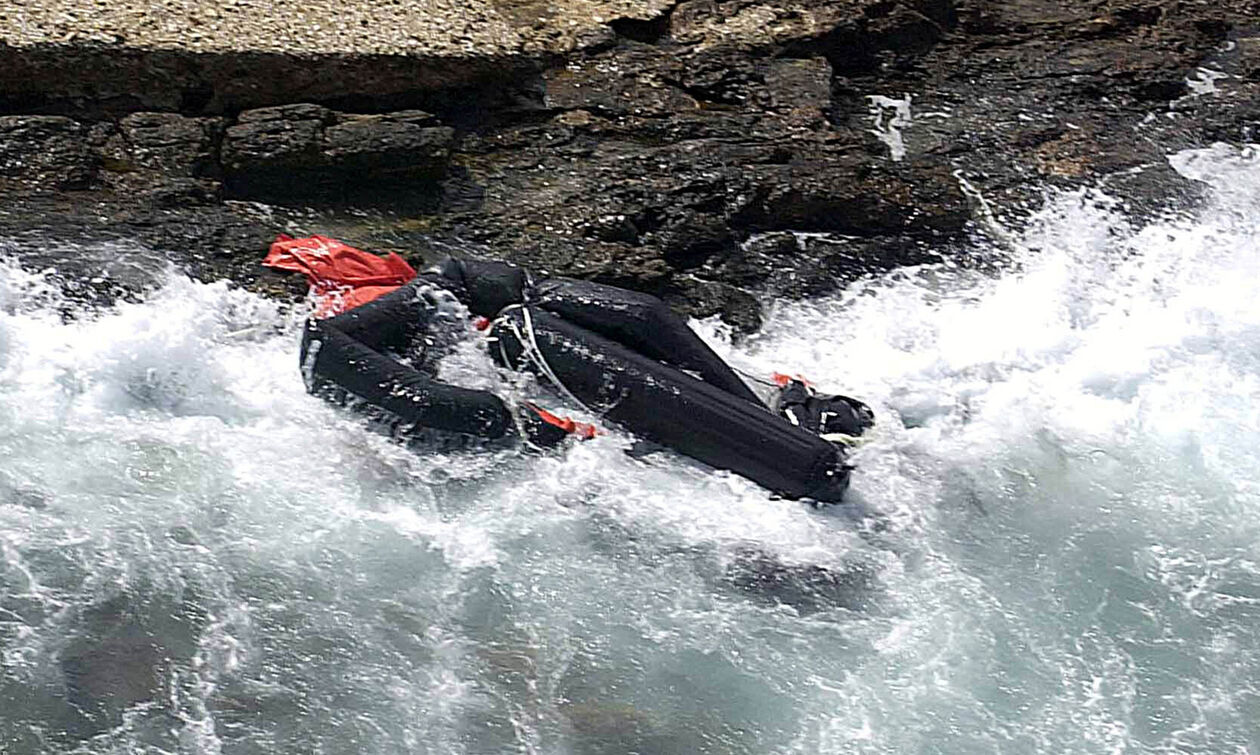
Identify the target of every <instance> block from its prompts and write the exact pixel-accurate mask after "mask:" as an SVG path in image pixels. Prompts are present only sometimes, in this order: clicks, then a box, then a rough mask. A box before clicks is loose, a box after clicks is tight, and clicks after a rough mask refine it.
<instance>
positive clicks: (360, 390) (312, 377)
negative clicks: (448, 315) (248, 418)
mask: <svg viewBox="0 0 1260 755" xmlns="http://www.w3.org/2000/svg"><path fill="white" fill-rule="evenodd" d="M424 285H432V284H431V282H430V281H427V280H424V279H419V278H418V279H416V280H415V281H413V282H411V283H408V284H407V285H405V286H403V287H402V288H400V289H398V290H397V291H392V292H390V293H388V294H386V295H384V296H382V297H381V298H379V299H376V300H374V301H371V302H368V303H367V304H364V305H363V306H361V307H358V308H356V309H352V310H350V311H349V312H346V313H344V314H340V315H337V316H336V317H331V318H329V319H326V320H310V321H308V322H307V326H306V332H305V333H304V334H303V337H302V351H301V362H300V364H301V365H302V373H303V376H304V377H305V378H306V381H307V389H308V390H310V391H311V392H313V393H323V392H326V390H327V389H330V388H332V389H341V390H343V391H346V392H347V393H349V394H351V395H352V396H354V397H357V398H359V399H362V400H363V401H366V402H367V403H368V404H371V405H372V406H375V407H378V408H379V409H382V410H384V411H386V412H388V413H389V414H391V415H393V416H394V418H396V420H397V421H398V422H399V423H400V424H401V425H402V426H404V428H405V427H406V426H411V427H413V428H415V429H423V428H434V429H438V430H445V431H449V432H456V433H465V434H468V435H473V436H477V437H480V438H487V439H494V438H500V437H503V436H504V435H506V434H508V433H509V432H511V431H513V429H514V425H513V423H512V415H511V413H510V411H509V410H508V408H507V406H506V405H505V404H504V403H503V401H502V400H501V399H500V398H499V397H498V396H496V395H494V394H493V393H490V392H489V391H479V390H472V389H469V388H460V387H458V386H454V385H448V384H446V383H442V382H439V381H437V380H434V379H433V378H431V377H429V376H428V375H426V374H424V373H422V372H418V371H417V370H414V369H412V368H411V367H408V366H407V365H405V364H402V363H401V362H399V361H397V360H395V359H393V358H391V357H390V356H388V355H387V354H386V353H384V352H388V351H402V350H403V349H405V348H406V347H407V345H408V344H409V342H410V341H411V339H412V338H414V337H415V336H417V335H418V334H420V333H421V332H422V331H423V330H424V329H425V326H426V324H427V317H428V314H427V310H426V307H425V305H424V303H423V302H422V301H421V300H420V299H419V298H418V297H417V288H418V287H420V286H424Z"/></svg>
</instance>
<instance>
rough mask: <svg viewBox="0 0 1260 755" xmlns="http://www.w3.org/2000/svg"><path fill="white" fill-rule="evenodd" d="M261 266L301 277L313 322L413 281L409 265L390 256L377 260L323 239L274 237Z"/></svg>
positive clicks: (371, 255)
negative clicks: (310, 298)
mask: <svg viewBox="0 0 1260 755" xmlns="http://www.w3.org/2000/svg"><path fill="white" fill-rule="evenodd" d="M263 264H264V265H266V266H267V267H271V268H275V269H277V270H288V271H290V272H295V273H302V274H304V275H305V276H306V279H307V281H308V282H309V283H310V284H311V294H312V296H313V297H314V298H315V301H316V306H315V317H317V318H324V317H331V316H333V315H336V314H340V313H342V312H345V311H346V310H350V309H354V308H355V307H357V306H359V305H361V304H366V303H367V302H370V301H372V300H373V299H375V298H377V297H378V296H382V295H384V294H387V293H389V292H390V291H393V290H394V289H396V288H398V287H399V286H401V285H403V284H404V283H406V282H407V281H409V280H411V279H412V278H414V277H416V271H415V270H413V269H412V267H411V265H408V264H407V261H406V260H404V259H403V258H402V257H399V256H398V255H397V254H395V253H393V252H390V253H389V255H388V256H387V257H380V256H377V255H375V254H371V253H369V252H365V251H362V250H360V249H355V248H354V247H352V246H347V245H346V244H343V243H341V242H340V241H337V240H336V239H330V238H328V237H326V236H309V237H307V238H302V239H295V238H292V237H289V236H284V235H281V236H278V237H277V238H276V241H275V243H273V244H272V245H271V249H270V251H268V252H267V256H266V258H265V259H263Z"/></svg>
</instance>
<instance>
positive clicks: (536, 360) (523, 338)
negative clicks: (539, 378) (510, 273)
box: [499, 304, 599, 415]
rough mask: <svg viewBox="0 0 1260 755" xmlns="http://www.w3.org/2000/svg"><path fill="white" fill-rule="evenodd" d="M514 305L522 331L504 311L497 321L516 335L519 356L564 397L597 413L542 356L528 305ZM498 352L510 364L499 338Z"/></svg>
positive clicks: (505, 362) (592, 412)
mask: <svg viewBox="0 0 1260 755" xmlns="http://www.w3.org/2000/svg"><path fill="white" fill-rule="evenodd" d="M516 306H517V307H519V308H520V310H521V315H522V316H523V318H524V320H525V332H524V333H522V332H521V329H520V326H518V325H517V324H516V321H515V320H513V319H512V318H511V317H510V316H509V315H508V314H506V313H505V314H503V315H500V316H499V322H502V323H504V324H505V325H506V326H507V327H508V328H509V329H510V330H511V331H512V335H514V336H516V340H517V341H518V342H519V343H520V344H521V356H523V357H525V358H526V359H528V360H529V361H530V363H532V364H533V365H534V366H535V367H537V368H538V371H539V372H540V373H542V375H543V377H545V378H547V380H548V382H550V383H551V384H552V385H554V386H555V387H556V390H558V391H560V393H561V394H563V395H564V397H565V398H567V399H569V400H570V401H572V402H573V403H575V404H577V405H578V406H580V407H582V408H583V409H585V410H586V411H587V412H589V413H591V414H595V415H598V414H599V412H596V411H594V410H593V409H591V408H590V407H589V406H587V405H586V403H585V402H584V401H582V399H580V398H578V397H577V396H574V395H573V392H572V391H570V390H569V389H568V387H567V386H565V384H564V382H563V381H561V380H560V378H559V376H557V375H556V373H555V371H554V370H552V369H551V365H550V364H548V363H547V357H545V356H543V353H542V349H541V348H539V346H538V340H537V339H536V338H535V336H534V320H533V317H531V316H530V314H529V307H525V306H521V305H519V304H518V305H516ZM499 354H500V355H501V356H502V357H503V363H504V364H510V361H509V360H508V357H507V351H506V349H504V346H503V340H502V339H500V340H499Z"/></svg>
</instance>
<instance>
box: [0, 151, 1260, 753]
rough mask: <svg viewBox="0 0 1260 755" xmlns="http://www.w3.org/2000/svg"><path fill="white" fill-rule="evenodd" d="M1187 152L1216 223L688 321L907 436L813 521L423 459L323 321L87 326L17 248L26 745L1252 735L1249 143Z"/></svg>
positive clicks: (224, 748)
mask: <svg viewBox="0 0 1260 755" xmlns="http://www.w3.org/2000/svg"><path fill="white" fill-rule="evenodd" d="M1171 161H1172V164H1173V166H1174V167H1175V168H1176V169H1177V170H1178V171H1179V172H1181V173H1182V174H1183V175H1184V176H1186V177H1188V178H1190V179H1192V180H1194V181H1198V182H1201V183H1202V184H1204V185H1205V187H1206V189H1207V196H1206V199H1205V200H1204V202H1203V203H1202V204H1201V205H1197V206H1196V207H1194V208H1187V209H1184V210H1182V211H1181V212H1179V213H1177V214H1170V215H1168V216H1167V217H1163V218H1160V219H1156V220H1154V221H1151V222H1146V223H1142V224H1138V223H1135V222H1134V221H1132V220H1130V219H1129V218H1128V216H1127V215H1126V213H1125V212H1124V208H1123V207H1122V206H1121V205H1120V204H1119V203H1118V202H1116V201H1115V200H1114V199H1112V198H1110V197H1108V196H1107V195H1106V194H1105V193H1101V192H1097V191H1081V192H1075V193H1067V194H1053V195H1050V196H1049V198H1048V200H1047V203H1046V206H1045V208H1044V209H1043V210H1042V211H1041V212H1040V213H1038V214H1037V216H1036V217H1035V218H1033V220H1032V222H1031V223H1030V224H1028V226H1027V227H1026V228H1025V229H1023V230H1021V231H1019V232H1018V233H1015V234H1014V235H1012V236H1011V237H1010V239H1012V240H1013V242H1012V243H1011V244H1009V245H1008V248H1006V249H1004V250H1003V251H1002V257H1003V258H1004V259H1005V260H1006V262H1005V263H1004V264H1003V265H1002V267H1001V269H1000V271H998V272H994V271H993V270H976V269H974V268H966V267H963V266H957V265H950V264H942V265H936V266H927V267H920V268H912V269H904V270H899V271H896V272H893V273H890V274H888V275H885V276H882V277H877V278H872V279H867V280H863V281H860V282H858V283H856V284H854V285H853V286H850V287H849V288H847V289H846V290H844V291H843V292H841V293H840V294H838V295H836V296H834V297H831V298H828V299H822V300H816V301H812V302H807V303H795V304H788V303H779V304H776V305H773V306H772V307H771V309H770V312H769V317H768V323H767V325H766V327H765V329H764V330H763V331H762V332H760V333H758V334H756V335H755V336H753V337H751V338H748V339H745V340H742V341H740V342H739V343H737V344H732V343H731V341H730V339H729V338H727V337H726V334H725V333H724V332H723V331H722V330H721V328H720V327H718V326H716V325H715V324H713V323H707V322H706V323H698V324H697V327H698V329H699V330H700V331H701V332H702V334H703V335H704V336H705V337H706V338H708V339H710V341H711V342H712V343H713V344H714V346H715V348H717V349H718V350H719V351H721V352H722V353H723V355H724V356H726V357H727V358H728V359H730V360H731V361H732V362H733V363H734V364H736V365H737V366H738V367H740V368H741V369H743V370H746V371H748V372H750V373H752V374H769V373H770V372H773V371H779V372H788V373H800V374H803V375H805V376H806V377H809V378H811V379H812V380H814V382H816V383H817V384H818V386H819V387H820V388H821V389H823V390H831V391H844V392H847V393H850V394H852V395H855V396H858V397H861V398H862V399H864V400H865V401H867V402H868V403H870V404H871V406H872V407H873V408H874V409H875V412H876V415H877V418H878V425H877V426H876V427H875V429H874V430H873V431H872V432H871V433H870V436H869V438H868V440H867V441H866V442H865V443H864V445H862V446H861V448H860V449H859V450H858V451H857V453H856V454H855V457H854V460H855V462H856V463H857V465H858V469H857V471H856V472H855V473H854V477H853V489H852V494H851V496H850V499H849V502H847V503H846V504H843V505H840V506H835V507H828V508H824V509H814V508H812V507H810V506H809V505H807V504H804V503H800V502H792V501H786V500H780V499H776V498H774V497H772V496H770V495H769V494H768V493H767V492H766V491H764V490H762V489H760V488H758V487H757V486H756V485H753V484H752V483H749V482H747V481H745V480H743V479H741V478H739V477H737V476H733V475H730V474H726V473H715V472H713V471H711V470H707V469H704V468H702V467H701V466H699V465H697V464H694V463H692V462H689V461H687V460H685V459H682V458H680V457H678V456H676V455H672V454H669V453H657V454H651V455H649V456H647V457H642V458H634V457H632V456H631V455H629V454H627V453H626V451H627V450H628V449H629V448H630V445H631V439H630V438H629V437H627V436H626V435H624V434H623V433H621V432H618V431H616V430H615V429H611V430H610V431H609V432H606V433H605V434H603V435H601V436H599V437H598V438H596V439H595V440H593V441H591V442H587V443H582V444H578V445H575V446H573V447H572V448H569V449H568V450H567V451H565V452H564V453H561V454H556V455H538V454H533V453H529V452H525V451H522V450H520V449H507V450H504V449H499V450H494V451H486V452H472V451H468V450H455V451H451V450H440V449H437V448H434V449H431V450H429V451H427V452H424V453H415V452H412V451H408V450H406V449H404V448H402V447H401V446H399V445H397V444H396V443H394V442H392V441H390V440H389V439H388V438H386V437H384V436H382V435H379V434H376V433H374V432H373V431H372V430H370V429H368V428H367V427H366V426H365V424H364V422H363V421H362V420H361V419H360V418H359V417H357V416H355V415H353V414H351V413H348V412H345V411H343V410H340V409H336V408H333V407H331V406H328V405H325V404H324V403H322V402H320V401H319V400H317V399H314V398H312V397H309V396H308V395H306V393H305V392H304V390H303V387H302V381H301V377H300V374H299V372H298V369H297V358H296V347H297V338H298V333H299V332H300V331H299V328H300V322H301V318H302V312H301V311H297V310H288V309H286V308H284V307H282V306H280V305H278V304H276V303H274V302H271V301H267V300H263V299H260V298H257V297H255V296H253V295H250V294H247V293H244V292H241V291H237V290H233V289H232V288H230V287H229V286H227V285H224V284H221V283H220V284H211V285H205V284H200V283H194V282H191V281H189V280H187V279H186V278H184V277H182V276H180V275H179V274H178V273H176V272H174V271H172V272H170V273H168V274H167V275H166V276H165V278H164V282H163V283H162V284H161V285H160V286H158V287H157V288H156V289H155V290H153V291H152V293H150V294H148V295H146V296H145V297H144V298H143V300H141V301H138V302H131V303H127V302H123V303H119V304H117V305H115V306H113V307H111V308H108V309H100V310H89V309H86V308H84V307H83V306H80V305H75V304H74V303H72V302H71V301H69V300H66V299H65V298H64V297H63V294H62V292H61V288H60V287H59V286H58V285H56V283H55V281H53V280H52V278H53V277H55V276H54V274H53V273H52V272H51V271H38V270H35V271H32V270H24V269H21V268H19V267H18V265H17V264H16V262H14V261H13V260H16V259H17V258H18V257H20V256H21V252H22V247H20V246H19V244H18V243H17V242H7V243H6V244H4V245H3V246H0V252H7V254H8V255H9V257H10V262H8V263H5V264H3V265H0V667H2V668H0V670H2V676H0V751H3V752H5V753H35V752H80V753H115V752H117V753H124V752H125V753H136V752H146V753H149V752H151V753H160V752H171V753H177V752H178V753H225V754H228V753H230V754H236V753H241V754H244V753H259V754H262V753H394V752H431V753H501V752H524V753H631V752H638V753H820V752H823V753H844V752H854V753H858V752H951V753H979V752H1002V753H1009V752H1080V753H1094V752H1100V753H1101V752H1147V751H1149V752H1165V751H1167V752H1172V751H1176V752H1254V751H1257V750H1260V457H1258V455H1257V452H1256V449H1257V448H1258V447H1260V296H1257V292H1258V291H1260V154H1258V153H1257V151H1256V150H1254V149H1238V148H1234V147H1225V146H1215V147H1212V148H1207V149H1202V150H1195V151H1188V152H1183V153H1179V154H1177V155H1174V156H1173V157H1172V158H1171ZM22 243H29V242H22ZM985 243H986V242H985V241H984V240H983V238H977V240H976V242H975V245H976V249H975V250H973V251H975V253H976V254H977V255H979V256H984V255H986V254H987V253H988V250H987V249H986V248H985ZM102 249H103V247H93V248H91V249H88V250H85V253H86V252H91V253H93V254H98V255H100V254H102V253H107V252H109V251H110V250H108V249H106V250H105V251H104V252H102ZM119 253H122V252H119ZM479 349H480V346H479V344H478V342H476V341H475V340H470V341H469V342H468V343H467V345H465V346H464V347H462V348H461V349H460V350H459V352H457V353H456V354H454V355H453V356H452V357H451V358H449V359H448V360H447V362H446V363H444V364H443V369H444V370H445V375H446V376H447V377H448V378H450V379H452V380H458V381H459V382H461V383H464V384H475V385H480V386H496V387H498V388H500V389H503V390H531V388H530V387H529V386H524V387H522V386H508V385H506V384H505V383H504V380H505V378H504V377H503V376H501V375H499V374H498V373H497V372H496V371H495V370H494V368H493V367H492V365H491V364H490V362H489V360H488V358H487V357H486V355H485V354H484V353H483V352H482V351H480V350H479ZM553 405H554V406H555V407H556V408H558V409H562V410H566V411H572V410H573V407H568V408H567V409H566V408H565V407H563V406H562V405H561V404H560V403H559V402H558V401H557V402H554V403H553ZM680 421H685V418H680Z"/></svg>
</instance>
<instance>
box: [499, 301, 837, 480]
mask: <svg viewBox="0 0 1260 755" xmlns="http://www.w3.org/2000/svg"><path fill="white" fill-rule="evenodd" d="M491 337H492V338H493V339H494V342H492V344H491V347H490V353H491V355H492V356H494V357H495V359H496V360H497V361H499V362H500V363H501V364H503V365H504V366H506V367H509V368H512V369H531V370H534V371H536V372H539V373H542V374H543V376H544V377H545V378H546V379H547V380H549V381H551V382H553V383H555V384H556V387H557V388H558V389H560V390H561V392H562V393H565V394H567V395H568V396H569V397H570V398H571V399H574V400H577V401H579V402H581V403H582V404H583V405H585V406H586V407H587V408H589V409H590V410H591V411H593V412H596V413H598V414H600V415H601V416H603V417H604V418H606V419H608V420H611V421H613V422H617V423H619V424H621V425H624V426H625V427H626V428H628V429H630V430H631V431H633V432H634V433H635V434H636V435H639V436H641V437H643V438H645V439H647V440H650V441H653V442H655V443H659V444H661V445H664V446H668V447H670V448H672V449H674V450H676V451H678V452H679V453H682V454H685V455H687V456H690V457H692V458H695V459H698V460H699V461H702V462H704V463H706V464H708V465H710V466H713V467H716V468H718V469H727V470H730V471H732V472H735V473H736V474H739V475H741V476H743V477H747V478H748V479H750V480H752V481H754V482H756V483H758V484H760V485H763V486H764V487H766V488H769V489H770V490H773V491H775V492H777V493H780V494H782V495H785V496H789V497H793V498H812V499H814V500H818V501H824V502H832V501H838V500H840V499H841V497H842V496H843V494H844V491H845V489H846V488H847V487H848V483H849V467H848V466H847V465H846V464H845V461H844V452H843V450H841V448H839V447H838V446H836V445H833V444H832V443H829V442H827V441H826V440H823V439H822V438H820V437H818V436H817V435H814V434H813V433H810V432H808V431H807V430H805V429H802V428H800V427H797V426H794V425H792V424H791V423H789V422H787V421H786V420H784V419H783V418H781V417H779V416H776V415H775V414H773V413H771V412H770V411H768V410H767V409H766V407H765V406H762V405H761V404H759V403H754V402H753V401H750V400H745V399H743V398H740V397H739V396H736V395H734V394H732V393H730V392H728V391H725V390H722V389H720V388H718V387H715V386H714V385H711V384H709V383H706V382H705V381H703V380H700V379H698V378H696V377H692V376H691V375H689V374H687V373H686V372H684V371H682V370H681V369H678V368H676V367H673V366H671V365H669V364H665V363H663V362H661V361H658V360H656V359H653V358H650V357H648V356H645V355H644V354H642V353H639V352H637V351H635V350H632V349H630V348H628V347H626V346H624V345H622V344H621V343H618V342H617V341H614V340H612V339H611V338H608V337H605V336H604V335H601V334H599V333H597V332H595V331H593V330H591V329H589V328H586V327H583V326H582V325H579V324H576V323H574V322H571V321H569V320H566V319H563V318H561V317H559V316H557V315H555V314H552V313H551V312H548V311H546V310H544V309H541V308H539V307H535V306H528V305H525V306H516V307H511V308H509V309H507V310H505V311H504V312H503V313H501V314H500V316H499V317H498V319H496V320H495V322H494V324H493V327H492V330H491Z"/></svg>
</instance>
